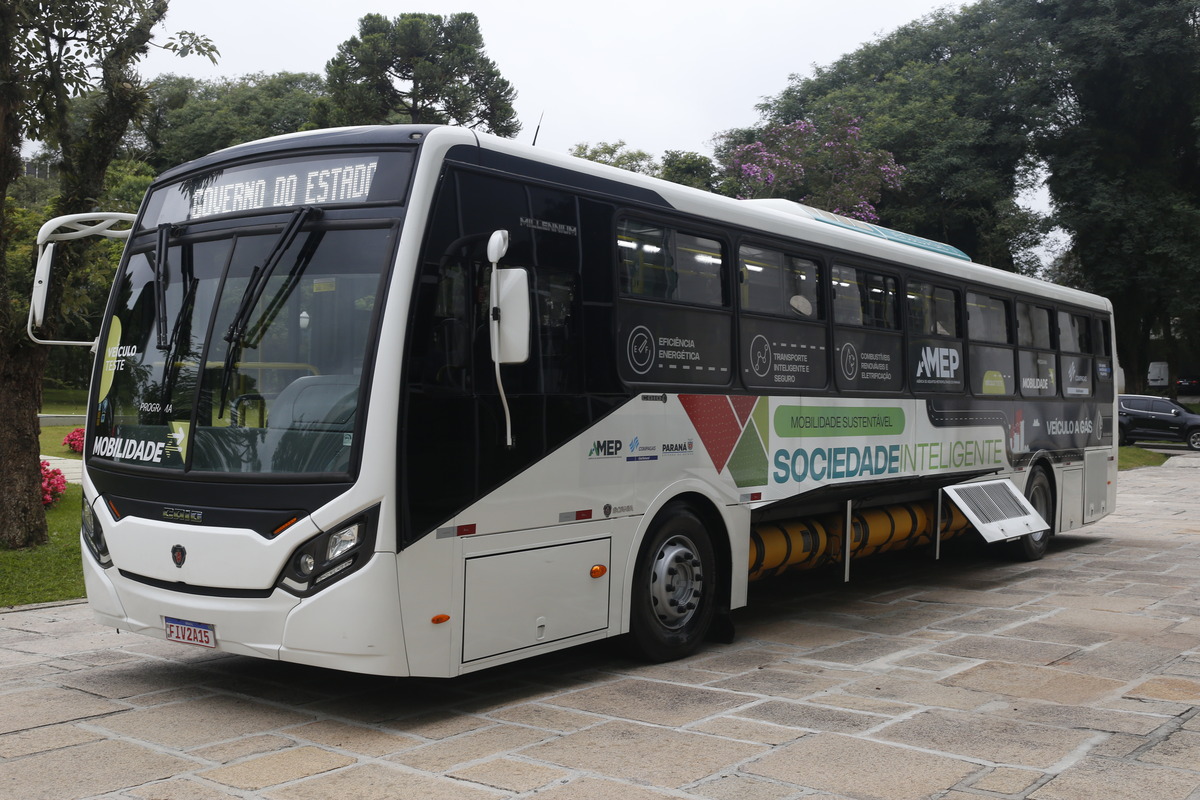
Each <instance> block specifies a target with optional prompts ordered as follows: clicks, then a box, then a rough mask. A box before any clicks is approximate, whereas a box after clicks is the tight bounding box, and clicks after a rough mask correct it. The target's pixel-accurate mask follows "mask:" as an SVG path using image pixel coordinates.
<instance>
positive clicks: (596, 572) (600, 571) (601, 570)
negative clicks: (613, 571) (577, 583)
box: [591, 564, 608, 578]
mask: <svg viewBox="0 0 1200 800" xmlns="http://www.w3.org/2000/svg"><path fill="white" fill-rule="evenodd" d="M607 574H608V567H606V566H604V565H603V564H597V565H596V566H594V567H592V570H591V576H592V577H593V578H603V577H604V576H605V575H607Z"/></svg>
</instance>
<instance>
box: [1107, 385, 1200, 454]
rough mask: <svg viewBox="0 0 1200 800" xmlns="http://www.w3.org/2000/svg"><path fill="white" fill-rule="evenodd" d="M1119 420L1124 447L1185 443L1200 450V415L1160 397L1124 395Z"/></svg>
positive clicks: (1121, 399) (1119, 410)
mask: <svg viewBox="0 0 1200 800" xmlns="http://www.w3.org/2000/svg"><path fill="white" fill-rule="evenodd" d="M1118 412H1119V421H1118V424H1119V426H1120V434H1121V440H1120V441H1121V444H1123V445H1126V444H1133V443H1134V442H1138V441H1151V442H1163V441H1170V442H1183V443H1184V444H1186V445H1187V446H1188V447H1190V448H1191V449H1192V450H1200V414H1193V413H1192V412H1190V411H1188V410H1187V409H1186V408H1184V407H1183V406H1181V405H1179V404H1178V403H1175V402H1172V401H1171V400H1164V399H1163V398H1161V397H1150V396H1148V395H1138V394H1123V395H1121V397H1120V407H1119V409H1118Z"/></svg>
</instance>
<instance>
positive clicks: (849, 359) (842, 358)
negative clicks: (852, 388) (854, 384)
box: [838, 342, 858, 381]
mask: <svg viewBox="0 0 1200 800" xmlns="http://www.w3.org/2000/svg"><path fill="white" fill-rule="evenodd" d="M838 363H839V364H840V365H841V367H842V375H843V377H845V378H846V380H848V381H852V380H854V379H855V378H857V377H858V350H856V349H854V343H853V342H846V343H845V344H844V345H842V350H841V352H840V353H839V355H838Z"/></svg>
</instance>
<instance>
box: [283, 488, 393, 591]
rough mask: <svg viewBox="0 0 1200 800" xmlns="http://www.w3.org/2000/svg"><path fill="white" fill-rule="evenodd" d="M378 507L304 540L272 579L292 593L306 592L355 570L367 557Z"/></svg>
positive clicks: (370, 547) (371, 542)
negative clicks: (282, 568) (280, 572)
mask: <svg viewBox="0 0 1200 800" xmlns="http://www.w3.org/2000/svg"><path fill="white" fill-rule="evenodd" d="M378 523H379V507H378V506H375V507H374V508H372V509H370V510H369V511H367V512H365V513H364V514H361V515H359V516H358V517H355V518H354V519H352V520H349V521H347V522H345V523H343V524H341V525H338V526H335V527H334V529H333V532H332V533H321V534H319V535H317V536H314V537H313V538H311V539H309V540H308V541H307V542H304V543H303V544H301V545H300V546H299V547H297V548H296V550H295V552H294V553H292V557H291V558H290V559H288V566H287V567H285V568H284V570H283V574H282V575H280V577H279V581H278V582H277V583H276V585H277V586H279V587H280V588H282V589H284V590H286V591H288V592H291V593H292V594H296V595H300V596H307V595H310V594H312V593H313V592H316V591H318V590H319V589H324V588H325V587H326V586H328V585H330V584H332V583H335V582H336V580H339V579H341V578H344V577H345V576H347V575H349V574H351V573H352V572H355V571H356V570H358V569H359V568H360V567H362V566H363V564H365V563H367V561H368V560H369V559H370V558H371V555H372V551H373V549H374V546H375V531H376V528H377V527H378Z"/></svg>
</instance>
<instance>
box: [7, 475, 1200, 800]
mask: <svg viewBox="0 0 1200 800" xmlns="http://www.w3.org/2000/svg"><path fill="white" fill-rule="evenodd" d="M1198 487H1200V456H1181V457H1177V458H1173V459H1171V460H1170V461H1169V462H1168V465H1167V466H1165V467H1160V468H1155V469H1145V470H1138V471H1135V472H1131V473H1122V476H1121V483H1120V503H1119V510H1118V512H1117V513H1116V514H1114V515H1112V516H1110V517H1108V518H1107V519H1106V520H1105V521H1104V522H1102V523H1101V524H1099V525H1096V526H1093V527H1092V528H1091V529H1090V532H1089V533H1087V534H1073V535H1067V536H1062V537H1059V538H1058V539H1057V540H1056V542H1055V544H1054V545H1053V546H1052V550H1051V553H1050V554H1049V556H1048V557H1047V558H1046V559H1045V560H1044V561H1041V562H1038V563H1036V564H1018V563H1012V562H1008V561H1005V560H1003V559H1002V558H999V557H997V555H996V554H995V552H994V551H988V550H984V549H982V548H981V547H978V546H973V545H966V544H955V545H954V546H953V547H948V548H947V550H948V552H946V553H945V554H944V557H943V559H942V561H941V562H939V563H936V564H935V563H931V562H930V561H929V560H928V557H927V556H925V555H916V554H913V555H910V556H903V557H900V558H896V559H892V560H888V561H882V560H880V561H876V562H874V563H870V564H863V565H856V566H855V575H854V580H853V581H852V582H851V583H850V584H849V585H843V584H842V583H841V582H840V580H838V578H839V576H837V575H833V574H800V575H797V576H795V577H792V578H784V579H780V580H777V581H775V582H773V583H768V584H762V585H756V586H755V587H754V588H753V591H752V598H751V606H750V608H748V609H745V610H743V611H741V612H739V613H738V617H737V622H738V630H739V635H738V638H737V640H736V642H735V643H734V644H732V645H710V646H708V647H706V648H705V649H704V650H703V651H702V652H701V653H699V654H698V655H696V656H695V657H693V658H690V659H687V660H685V661H681V662H676V663H674V664H668V665H660V666H647V665H644V664H638V663H635V662H632V661H628V660H626V659H624V658H623V657H622V656H621V655H620V654H619V651H617V650H616V649H615V648H614V647H613V646H611V645H609V644H604V645H595V646H588V647H584V648H579V649H575V650H572V651H569V652H567V653H562V654H558V655H556V656H553V657H548V658H543V659H538V660H534V661H530V662H525V663H523V664H519V665H513V666H511V667H506V668H501V669H496V670H492V671H489V672H487V673H485V674H481V675H475V676H471V677H469V678H465V679H459V680H452V681H427V680H400V679H383V678H370V677H361V676H354V675H347V674H343V673H337V672H330V671H325V670H318V669H309V668H302V667H295V666H289V665H281V664H276V663H272V662H265V661H258V660H254V659H248V658H241V657H235V656H225V655H221V654H213V653H211V652H208V651H198V650H196V649H189V648H187V647H185V646H182V645H169V644H166V643H164V642H158V641H155V640H151V639H147V638H143V637H137V636H130V635H128V634H124V635H118V634H116V633H115V632H113V631H110V630H105V629H102V628H100V627H98V626H97V625H96V624H95V623H93V622H92V621H91V619H90V616H89V614H88V612H87V609H86V607H85V606H82V605H77V604H74V605H63V606H57V607H36V608H26V609H17V610H14V611H10V612H8V613H0V798H6V799H8V798H11V799H12V800H18V799H19V800H39V798H46V799H47V800H70V799H71V798H106V799H112V800H115V799H116V798H122V800H167V799H168V798H169V800H213V799H217V798H229V797H236V798H252V797H253V798H258V797H262V798H270V799H271V800H308V799H309V798H312V799H313V800H324V799H325V798H330V797H345V798H355V800H384V798H389V799H390V798H403V799H405V800H407V798H429V800H437V799H438V798H464V799H465V800H487V798H517V797H520V798H526V797H537V798H539V799H544V800H614V799H615V798H619V800H655V799H659V800H661V799H662V798H708V799H709V800H786V799H787V798H820V799H821V800H829V799H830V798H880V799H881V800H902V799H903V798H923V797H933V798H946V799H947V800H966V799H967V798H1010V799H1011V798H1029V799H1030V800H1109V799H1110V798H1112V799H1117V798H1119V799H1120V800H1140V799H1141V798H1147V800H1149V799H1151V798H1152V799H1153V800H1184V799H1185V798H1190V800H1200V718H1198V717H1197V714H1198V712H1200V513H1198V511H1200V501H1198V493H1197V489H1198ZM952 544H953V543H952Z"/></svg>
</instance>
